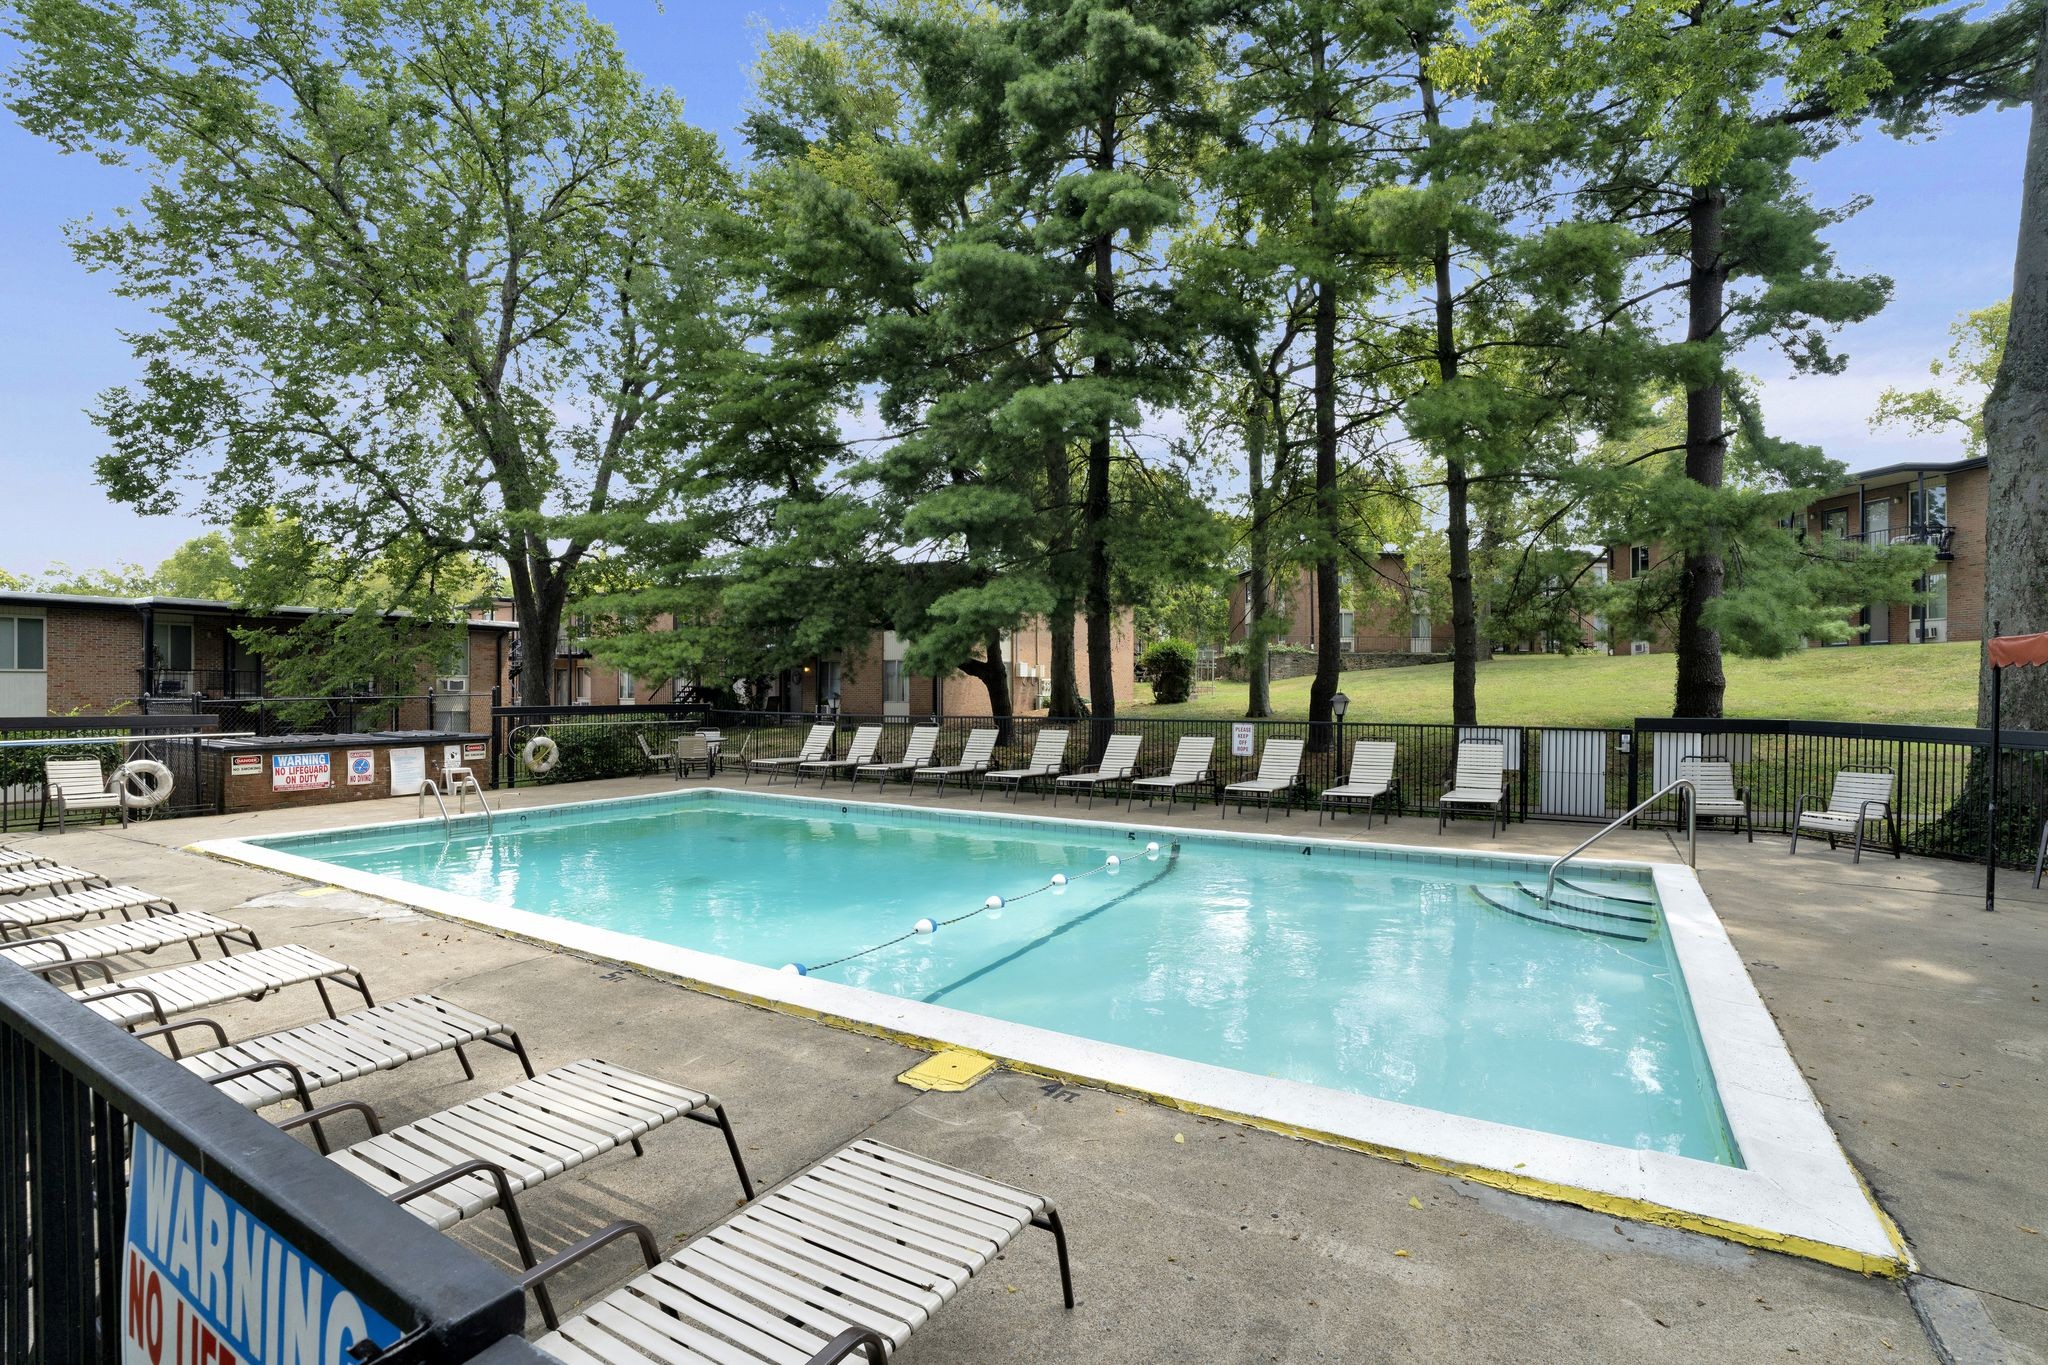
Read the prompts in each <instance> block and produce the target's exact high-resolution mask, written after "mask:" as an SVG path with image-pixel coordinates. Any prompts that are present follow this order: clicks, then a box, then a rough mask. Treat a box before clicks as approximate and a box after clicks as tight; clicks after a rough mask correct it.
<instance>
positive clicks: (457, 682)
mask: <svg viewBox="0 0 2048 1365" xmlns="http://www.w3.org/2000/svg"><path fill="white" fill-rule="evenodd" d="M441 690H442V691H443V692H467V691H469V679H467V678H443V679H441Z"/></svg>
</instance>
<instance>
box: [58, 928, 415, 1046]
mask: <svg viewBox="0 0 2048 1365" xmlns="http://www.w3.org/2000/svg"><path fill="white" fill-rule="evenodd" d="M27 970H28V971H31V972H35V973H37V974H38V975H41V976H49V975H51V974H52V973H57V972H77V971H80V970H90V971H91V973H92V974H93V975H95V976H98V977H100V978H101V979H102V981H103V983H104V984H102V985H98V986H87V987H86V988H84V989H83V990H72V991H69V992H67V994H69V995H70V996H71V998H72V999H74V1000H76V1001H78V1002H79V1003H80V1004H82V1005H84V1006H85V1007H86V1008H87V1009H89V1010H91V1011H92V1012H93V1013H94V1014H97V1015H99V1016H100V1018H102V1019H105V1020H107V1021H109V1022H110V1023H115V1024H119V1025H121V1026H122V1027H123V1028H128V1027H132V1026H133V1025H136V1024H140V1023H142V1022H143V1021H144V1020H151V1021H154V1022H155V1023H159V1024H168V1023H169V1022H170V1021H171V1016H172V1015H174V1014H190V1013H191V1012H192V1011H193V1010H201V1009H207V1008H210V1007H211V1006H214V1005H225V1004H226V1003H228V1002H229V1001H230V1000H237V999H240V998H242V997H243V996H247V997H248V998H250V999H252V1000H254V999H256V998H258V997H260V996H265V995H269V994H271V993H273V992H276V991H281V990H283V989H284V988H285V987H287V986H303V985H306V984H308V983H310V984H311V985H312V986H313V987H314V988H315V989H316V990H318V991H319V992H320V1003H321V1004H323V1005H325V1006H326V1007H327V1014H328V1017H329V1018H333V1017H334V1001H333V998H332V997H330V996H329V995H328V994H327V987H328V986H329V985H330V984H333V985H337V986H346V987H348V988H349V989H350V990H352V991H354V992H356V993H357V994H358V995H360V996H362V997H363V1003H364V1004H365V1005H374V1004H376V1003H377V1002H376V1001H374V1000H372V999H371V998H370V987H369V984H368V983H367V982H365V981H364V980H363V974H362V973H361V972H359V971H357V970H356V969H355V968H353V967H351V966H349V965H348V964H347V963H345V962H336V961H335V960H334V959H333V958H331V957H325V956H323V955H321V954H319V953H316V952H314V951H313V950H312V949H311V948H305V947H301V946H300V945H298V944H296V943H287V944H283V945H282V946H279V947H275V948H259V949H257V950H256V951H255V952H251V953H236V954H235V955H234V956H233V957H216V958H213V959H211V960H209V961H206V962H188V963H186V964H185V965H184V966H182V967H169V968H166V969H164V970H163V971H157V972H144V973H142V974H141V975H139V976H128V977H118V978H117V977H116V976H115V975H114V972H113V971H112V969H110V968H109V967H108V966H107V964H106V963H104V962H54V963H48V964H37V965H34V966H30V967H28V968H27Z"/></svg>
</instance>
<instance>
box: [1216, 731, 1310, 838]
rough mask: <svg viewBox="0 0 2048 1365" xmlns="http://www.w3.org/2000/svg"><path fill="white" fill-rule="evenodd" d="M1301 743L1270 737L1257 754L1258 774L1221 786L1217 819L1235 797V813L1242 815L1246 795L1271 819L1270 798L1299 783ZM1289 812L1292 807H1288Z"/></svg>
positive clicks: (1271, 801) (1291, 813)
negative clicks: (1245, 779)
mask: <svg viewBox="0 0 2048 1365" xmlns="http://www.w3.org/2000/svg"><path fill="white" fill-rule="evenodd" d="M1303 747H1304V745H1303V743H1302V741H1301V740H1298V739H1269V740H1267V741H1266V747H1265V748H1264V749H1263V750H1261V751H1260V753H1259V775H1258V776H1257V777H1254V778H1252V779H1251V780H1250V781H1249V782H1233V783H1231V784H1230V785H1229V786H1227V787H1225V788H1224V789H1223V799H1222V800H1220V801H1218V802H1217V803H1216V818H1217V819H1219V820H1220V819H1222V818H1223V812H1224V809H1225V807H1227V806H1228V805H1229V803H1230V798H1231V797H1233V796H1235V797H1236V798H1237V813H1238V814H1239V815H1242V814H1244V803H1245V798H1246V797H1250V798H1251V799H1252V800H1254V801H1256V802H1258V803H1259V804H1260V805H1262V806H1264V807H1265V808H1266V820H1267V821H1268V822H1269V823H1270V822H1271V821H1272V819H1273V798H1274V797H1276V796H1284V795H1286V794H1287V793H1289V792H1292V791H1293V790H1294V789H1295V788H1296V787H1298V786H1300V785H1301V751H1302V749H1303ZM1287 813H1288V814H1289V815H1293V814H1294V807H1293V805H1292V804H1289V805H1288V807H1287Z"/></svg>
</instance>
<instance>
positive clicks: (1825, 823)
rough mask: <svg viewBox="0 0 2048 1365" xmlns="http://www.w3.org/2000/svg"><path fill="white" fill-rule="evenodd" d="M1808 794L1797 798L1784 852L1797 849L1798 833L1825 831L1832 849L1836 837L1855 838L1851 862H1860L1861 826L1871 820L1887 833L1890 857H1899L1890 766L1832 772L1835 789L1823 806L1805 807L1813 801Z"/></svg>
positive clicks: (1896, 818)
mask: <svg viewBox="0 0 2048 1365" xmlns="http://www.w3.org/2000/svg"><path fill="white" fill-rule="evenodd" d="M1816 799H1817V798H1815V797H1814V796H1813V795H1812V794H1810V793H1809V794H1807V795H1804V796H1801V797H1800V798H1799V806H1798V811H1797V813H1796V815H1795V816H1794V818H1793V821H1792V847H1791V848H1790V849H1789V850H1788V853H1797V852H1799V836H1800V835H1801V834H1825V835H1827V836H1828V847H1829V848H1834V847H1835V846H1836V840H1838V839H1841V838H1843V837H1845V836H1847V837H1851V838H1853V839H1854V840H1855V848H1856V851H1855V853H1854V854H1853V855H1852V856H1851V857H1850V859H1849V861H1850V862H1852V863H1860V862H1862V861H1863V829H1864V826H1865V825H1867V824H1869V823H1870V822H1871V821H1872V820H1882V821H1884V824H1885V828H1886V829H1887V830H1888V831H1889V832H1890V834H1891V840H1892V856H1893V857H1894V858H1896V857H1898V856H1900V849H1899V817H1898V814H1897V812H1895V811H1894V810H1893V809H1892V770H1891V769H1890V768H1844V769H1842V771H1840V772H1838V773H1836V774H1835V789H1834V791H1833V792H1832V793H1830V794H1829V796H1828V804H1827V807H1826V809H1821V808H1819V807H1817V806H1815V807H1813V808H1812V809H1809V808H1808V807H1809V805H1810V803H1812V802H1813V801H1815V800H1816Z"/></svg>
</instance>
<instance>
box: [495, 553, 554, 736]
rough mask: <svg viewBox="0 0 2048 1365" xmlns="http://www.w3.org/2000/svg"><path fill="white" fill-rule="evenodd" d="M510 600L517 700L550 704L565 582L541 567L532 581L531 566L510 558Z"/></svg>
mask: <svg viewBox="0 0 2048 1365" xmlns="http://www.w3.org/2000/svg"><path fill="white" fill-rule="evenodd" d="M508 567H509V568H510V569H511V571H512V602H513V608H514V610H515V611H516V612H517V614H518V616H519V638H520V668H519V704H520V705H521V706H552V705H554V702H555V638H556V637H557V636H558V635H560V634H561V633H562V612H563V608H564V607H565V606H566V605H567V604H568V598H569V585H568V583H567V581H566V580H564V579H563V578H562V577H561V576H560V575H559V574H556V573H554V572H552V571H551V570H548V569H545V568H544V569H542V571H541V573H540V575H539V580H538V581H537V582H536V581H535V575H534V572H533V566H532V565H531V564H529V563H527V562H526V561H524V560H520V559H514V560H512V561H511V562H510V563H509V565H508Z"/></svg>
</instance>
